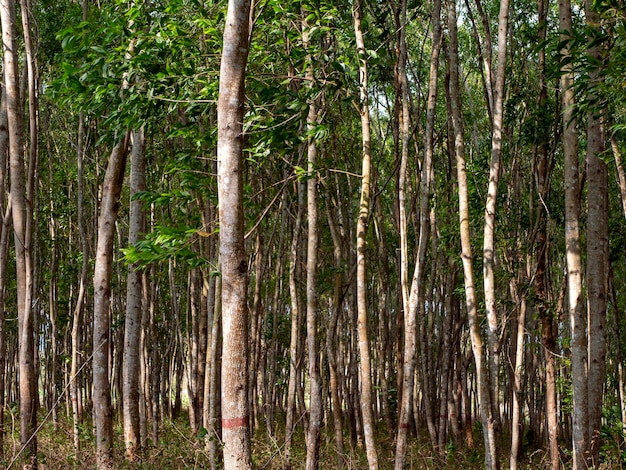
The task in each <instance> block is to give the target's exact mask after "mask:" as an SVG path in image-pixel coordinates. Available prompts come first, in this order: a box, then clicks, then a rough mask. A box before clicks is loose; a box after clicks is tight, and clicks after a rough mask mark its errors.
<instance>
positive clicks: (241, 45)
mask: <svg viewBox="0 0 626 470" xmlns="http://www.w3.org/2000/svg"><path fill="white" fill-rule="evenodd" d="M250 8H251V6H250V0H229V2H228V11H227V14H226V24H225V27H224V45H223V49H222V60H221V65H220V80H219V99H218V102H217V129H218V130H217V132H218V136H217V161H218V201H219V221H220V262H221V265H222V333H223V345H222V438H223V442H224V467H225V468H228V469H233V470H234V469H246V468H252V461H251V449H250V438H251V436H250V423H249V412H248V396H247V395H248V341H249V339H248V316H249V315H248V305H247V288H248V261H247V259H246V251H245V244H244V219H243V115H244V95H245V73H246V63H247V60H248V48H249V45H250V44H249V43H250V27H249V17H250Z"/></svg>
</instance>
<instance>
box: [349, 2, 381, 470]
mask: <svg viewBox="0 0 626 470" xmlns="http://www.w3.org/2000/svg"><path fill="white" fill-rule="evenodd" d="M362 14H363V12H362V8H361V2H360V0H355V2H354V6H353V7H352V15H353V21H354V35H355V37H356V46H357V53H358V58H359V100H360V103H359V105H358V108H359V113H360V115H361V138H362V158H363V165H362V174H361V201H360V203H359V214H358V218H357V226H356V291H357V294H356V295H357V335H358V341H359V358H360V368H359V378H360V381H361V415H362V416H363V435H364V437H365V450H366V453H367V462H368V464H369V468H370V469H371V470H377V469H378V453H377V452H376V442H375V440H374V431H375V425H374V415H373V412H372V370H371V361H372V359H371V354H370V341H369V335H368V319H367V267H366V265H365V254H366V250H367V228H368V221H369V215H370V185H371V178H372V176H371V164H372V151H371V142H370V140H371V132H370V114H369V100H368V89H367V86H368V85H367V51H366V49H365V41H364V40H363V31H362V29H361V16H362Z"/></svg>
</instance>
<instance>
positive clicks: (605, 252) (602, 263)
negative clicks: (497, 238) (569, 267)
mask: <svg viewBox="0 0 626 470" xmlns="http://www.w3.org/2000/svg"><path fill="white" fill-rule="evenodd" d="M585 18H586V22H587V27H588V31H590V33H589V34H590V37H589V38H588V40H589V41H594V40H595V39H596V36H597V35H598V34H601V32H600V15H599V14H598V13H597V11H595V6H594V4H593V2H592V1H591V0H586V1H585ZM587 55H588V56H589V62H590V63H591V64H602V60H603V52H602V46H601V45H599V44H593V45H591V46H590V47H589V48H588V49H587ZM593 67H594V68H593V70H591V71H590V77H589V78H590V83H589V85H588V86H589V88H588V90H587V94H588V95H589V96H588V97H587V100H588V101H589V102H594V101H595V100H597V99H598V96H596V93H598V91H597V90H598V88H599V86H600V85H601V82H602V80H603V79H602V72H603V71H602V68H601V66H600V65H594V66H593ZM604 151H605V141H604V116H603V113H602V110H599V109H594V107H593V106H592V107H591V109H590V110H589V112H588V114H587V221H588V222H587V263H586V268H587V308H588V313H587V319H588V329H587V342H588V354H589V357H588V365H587V370H588V376H587V380H588V386H587V387H588V400H589V405H588V406H589V430H588V438H589V449H590V452H589V454H590V464H591V466H593V467H597V466H599V465H600V460H599V459H600V447H601V446H602V438H601V425H602V397H603V392H604V383H605V368H606V363H605V355H606V336H607V335H606V313H607V311H606V310H607V309H606V307H607V297H608V270H609V230H608V220H609V204H608V199H609V192H608V170H607V165H606V163H605V161H604V156H603V154H604Z"/></svg>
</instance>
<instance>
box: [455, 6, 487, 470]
mask: <svg viewBox="0 0 626 470" xmlns="http://www.w3.org/2000/svg"><path fill="white" fill-rule="evenodd" d="M447 12H448V31H449V41H450V44H449V46H448V67H449V69H450V107H451V110H452V124H453V128H454V149H455V155H456V161H457V180H458V187H459V223H460V235H461V259H462V261H463V274H464V283H465V304H466V308H467V316H468V320H469V328H470V338H471V342H472V352H473V355H474V362H475V364H476V380H477V387H478V390H477V392H478V404H479V408H480V419H481V423H482V427H483V439H484V443H485V467H486V468H487V469H488V470H492V469H497V468H498V460H497V453H496V442H495V429H494V422H493V416H492V412H491V410H492V407H491V397H490V390H489V375H488V370H487V367H486V364H485V361H484V359H485V357H484V351H483V341H482V337H481V334H480V323H479V318H478V305H477V299H476V289H475V282H474V268H473V262H472V245H471V238H470V224H469V222H470V218H469V217H470V214H469V198H468V187H467V170H466V163H465V149H464V147H465V144H464V139H463V118H462V114H461V98H460V92H459V65H458V48H459V45H458V37H457V19H456V18H457V17H456V2H455V0H447Z"/></svg>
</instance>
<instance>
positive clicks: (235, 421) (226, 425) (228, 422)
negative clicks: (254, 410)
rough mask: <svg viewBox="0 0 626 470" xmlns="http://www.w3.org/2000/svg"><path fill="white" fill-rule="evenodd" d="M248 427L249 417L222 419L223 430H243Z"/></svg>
mask: <svg viewBox="0 0 626 470" xmlns="http://www.w3.org/2000/svg"><path fill="white" fill-rule="evenodd" d="M247 425H248V417H247V416H245V417H243V418H230V419H226V418H222V429H233V428H242V427H244V426H247Z"/></svg>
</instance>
